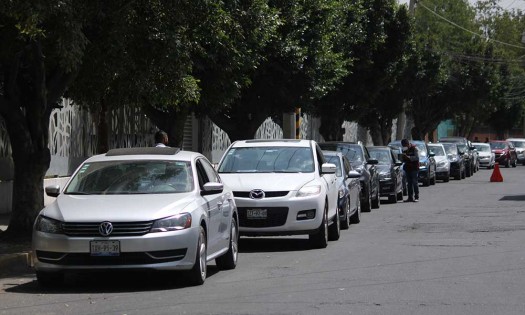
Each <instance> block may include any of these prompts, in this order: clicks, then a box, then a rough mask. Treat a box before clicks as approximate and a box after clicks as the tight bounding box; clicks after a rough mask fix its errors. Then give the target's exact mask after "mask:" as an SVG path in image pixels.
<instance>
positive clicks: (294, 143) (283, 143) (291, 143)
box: [232, 139, 313, 148]
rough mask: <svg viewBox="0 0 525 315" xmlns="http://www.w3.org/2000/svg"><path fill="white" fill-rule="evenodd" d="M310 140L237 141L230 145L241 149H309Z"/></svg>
mask: <svg viewBox="0 0 525 315" xmlns="http://www.w3.org/2000/svg"><path fill="white" fill-rule="evenodd" d="M312 142H313V141H312V140H300V139H278V140H275V139H274V140H238V141H235V142H234V143H233V144H232V148H242V147H268V146H274V147H304V148H310V147H311V146H312Z"/></svg>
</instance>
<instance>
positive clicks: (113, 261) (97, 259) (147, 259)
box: [36, 248, 188, 266]
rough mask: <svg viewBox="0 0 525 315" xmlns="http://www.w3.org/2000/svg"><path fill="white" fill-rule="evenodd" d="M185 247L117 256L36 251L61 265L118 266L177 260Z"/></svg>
mask: <svg viewBox="0 0 525 315" xmlns="http://www.w3.org/2000/svg"><path fill="white" fill-rule="evenodd" d="M187 251H188V249H187V248H182V249H174V250H165V251H152V252H133V253H120V255H119V256H91V255H90V254H89V253H59V252H46V251H39V250H37V251H36V255H37V258H38V260H40V261H42V262H45V263H48V264H54V265H62V266H104V265H108V266H118V265H146V264H160V263H166V262H170V261H179V260H181V259H183V258H184V256H186V252H187Z"/></svg>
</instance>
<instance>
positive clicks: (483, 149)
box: [472, 142, 496, 169]
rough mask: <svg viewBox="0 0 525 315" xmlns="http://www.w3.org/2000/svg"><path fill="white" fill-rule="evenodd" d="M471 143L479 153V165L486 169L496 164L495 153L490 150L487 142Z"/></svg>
mask: <svg viewBox="0 0 525 315" xmlns="http://www.w3.org/2000/svg"><path fill="white" fill-rule="evenodd" d="M472 145H473V146H474V147H475V148H476V150H477V151H478V154H479V166H481V167H486V168H488V169H491V168H494V165H495V164H496V154H495V153H494V152H492V149H491V148H490V145H489V144H488V143H482V142H473V143H472Z"/></svg>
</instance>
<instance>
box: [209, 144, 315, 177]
mask: <svg viewBox="0 0 525 315" xmlns="http://www.w3.org/2000/svg"><path fill="white" fill-rule="evenodd" d="M314 169H315V166H314V157H313V154H312V150H311V148H309V147H244V148H231V149H230V150H229V151H228V152H227V153H226V156H225V157H224V160H223V161H222V163H221V165H220V166H219V173H311V172H313V171H314Z"/></svg>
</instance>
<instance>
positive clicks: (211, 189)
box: [201, 182, 224, 196]
mask: <svg viewBox="0 0 525 315" xmlns="http://www.w3.org/2000/svg"><path fill="white" fill-rule="evenodd" d="M223 190H224V185H223V184H222V183H216V182H209V183H206V184H204V186H203V187H202V191H201V195H202V196H205V195H213V194H218V193H221V192H222V191H223Z"/></svg>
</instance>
